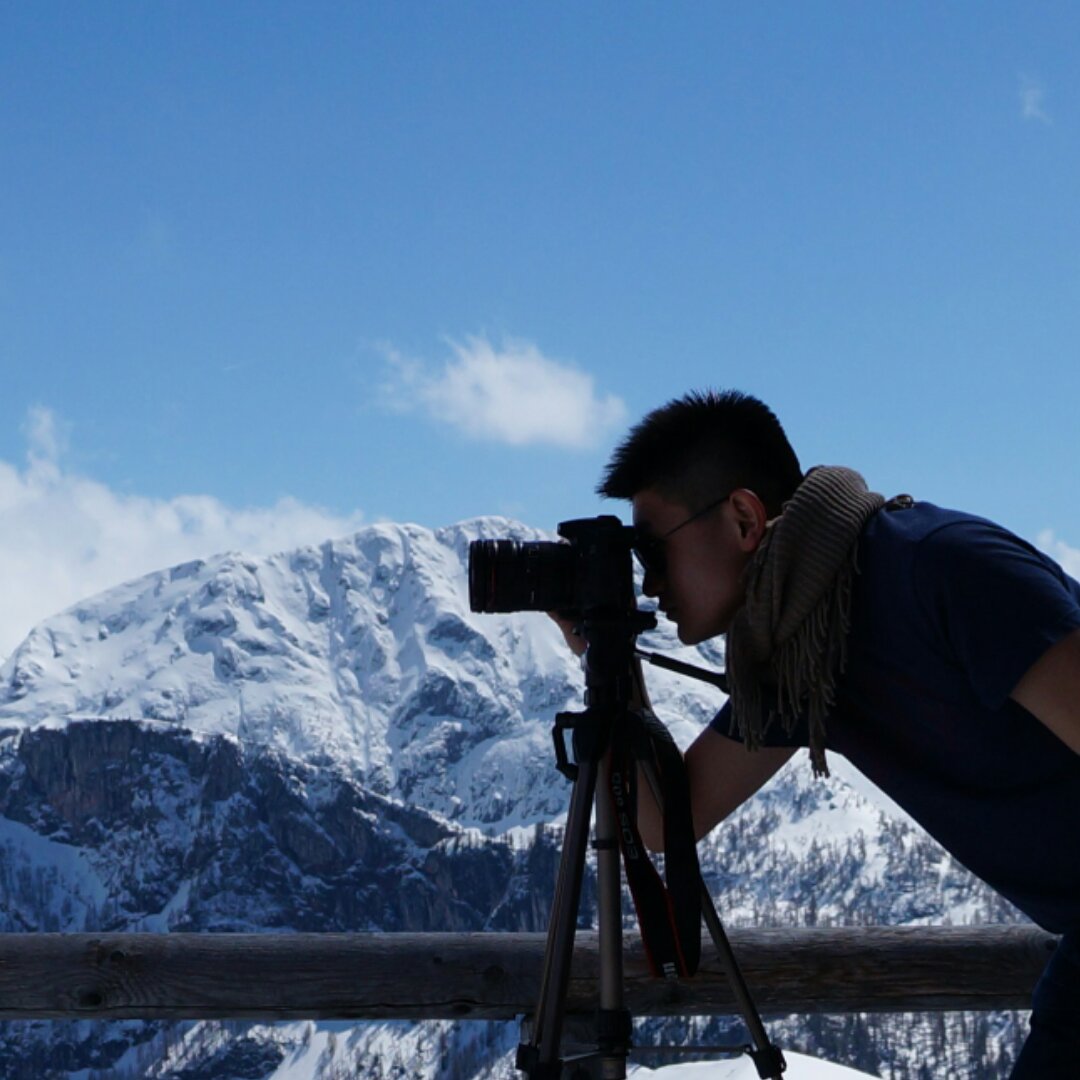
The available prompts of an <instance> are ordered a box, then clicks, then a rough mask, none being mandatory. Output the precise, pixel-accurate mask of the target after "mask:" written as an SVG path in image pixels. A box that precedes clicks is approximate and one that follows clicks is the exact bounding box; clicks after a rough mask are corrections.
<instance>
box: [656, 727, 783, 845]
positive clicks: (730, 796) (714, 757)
mask: <svg viewBox="0 0 1080 1080" xmlns="http://www.w3.org/2000/svg"><path fill="white" fill-rule="evenodd" d="M794 753H795V748H794V747H790V746H779V747H777V746H763V747H761V749H759V750H747V749H746V747H745V746H743V744H742V743H741V742H736V741H735V740H734V739H729V738H727V736H725V735H721V734H720V733H719V732H718V731H714V730H713V729H712V728H705V730H704V731H703V732H702V733H701V734H700V735H699V736H698V737H697V738H696V739H695V740H694V742H693V743H692V744H691V746H690V748H689V749H688V750H687V751H686V775H687V780H688V782H689V784H690V808H691V811H692V812H693V815H694V839H695V840H700V839H701V838H702V837H703V836H704V835H705V834H706V833H708V832H711V831H712V829H713V828H714V827H715V826H716V825H717V824H719V823H720V822H721V821H723V819H724V818H726V817H727V816H728V814H730V813H731V812H732V811H733V810H736V809H737V808H738V807H740V806H741V805H742V804H743V803H744V802H746V800H747V799H749V798H750V796H751V795H753V794H754V792H755V791H757V790H758V789H759V788H760V787H761V786H762V785H763V784H764V783H765V781H766V780H768V779H770V778H771V777H772V776H774V775H775V774H776V773H777V772H778V771H779V770H780V768H781V766H783V765H784V764H785V763H786V762H787V761H788V760H789V759H790V758H791V755H792V754H794ZM638 791H639V795H638V828H639V830H640V831H641V837H642V839H643V840H644V841H645V845H646V847H648V848H650V849H651V850H652V851H662V850H663V849H664V832H663V820H662V819H661V817H660V812H659V810H658V809H657V806H656V802H655V801H654V799H653V797H652V791H651V789H650V788H649V785H648V784H647V783H646V782H645V778H644V776H642V777H641V778H640V782H639V784H638Z"/></svg>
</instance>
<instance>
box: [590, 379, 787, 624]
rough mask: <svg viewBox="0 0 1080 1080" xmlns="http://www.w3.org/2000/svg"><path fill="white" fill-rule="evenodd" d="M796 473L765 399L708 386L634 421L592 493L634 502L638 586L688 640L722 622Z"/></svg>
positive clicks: (731, 612) (728, 616) (735, 603)
mask: <svg viewBox="0 0 1080 1080" xmlns="http://www.w3.org/2000/svg"><path fill="white" fill-rule="evenodd" d="M801 480H802V470H801V469H800V468H799V461H798V458H797V457H796V456H795V452H794V450H792V448H791V444H790V443H789V442H788V440H787V436H785V434H784V430H783V428H782V427H781V426H780V422H779V421H778V420H777V419H776V417H775V415H774V414H773V413H772V411H771V410H770V409H769V408H768V407H767V406H766V405H764V404H763V403H762V402H761V401H758V400H757V399H756V398H753V397H750V396H749V395H747V394H741V393H738V392H736V391H725V392H723V393H714V392H708V391H707V392H703V393H691V394H687V395H686V396H685V397H682V398H678V399H676V400H674V401H670V402H668V403H667V404H666V405H664V406H662V407H661V408H659V409H656V410H654V411H653V412H651V413H649V414H648V415H647V416H646V417H645V418H644V419H643V420H642V421H641V422H640V423H639V424H637V425H636V426H635V427H634V428H632V429H631V431H630V433H629V435H627V437H626V438H625V439H624V440H623V442H622V443H621V444H620V445H619V446H618V447H617V448H616V450H615V453H614V454H613V455H612V458H611V461H610V463H609V464H608V467H607V470H606V471H605V474H604V478H603V480H602V481H601V483H600V484H599V486H598V488H597V491H598V492H599V494H601V495H603V496H605V497H606V498H613V499H630V500H632V502H633V504H634V524H635V525H636V526H637V527H638V529H639V530H640V531H641V532H642V534H643V536H644V537H646V538H648V541H647V542H646V543H645V544H644V545H643V547H644V549H645V550H644V551H643V554H644V555H645V560H644V561H645V562H646V563H647V565H646V574H645V582H644V589H645V592H646V593H647V594H648V595H650V596H657V597H658V598H659V601H660V608H661V610H662V611H664V612H665V613H666V614H667V615H668V617H669V618H671V619H672V620H673V621H674V622H675V623H676V624H677V626H678V629H679V638H680V639H681V640H682V641H683V642H684V643H686V644H695V643H697V642H699V641H704V640H705V639H706V638H709V637H713V636H715V635H716V634H720V633H723V632H724V631H725V630H727V628H728V626H729V625H730V622H731V618H732V617H733V615H734V613H735V611H737V610H738V607H739V605H740V604H741V603H742V600H743V590H742V572H743V569H744V568H745V566H746V563H747V562H748V561H749V559H750V558H751V556H752V555H753V553H754V551H755V550H756V549H757V546H758V544H760V542H761V539H762V537H763V536H764V535H765V522H766V521H767V520H768V519H770V518H773V517H775V516H776V515H778V514H779V513H780V510H781V507H782V506H783V504H784V503H785V502H786V501H787V500H788V499H789V498H790V497H791V495H792V494H793V493H794V491H795V489H796V487H798V485H799V483H800V482H801ZM649 541H651V542H649ZM650 555H651V556H652V557H651V558H650Z"/></svg>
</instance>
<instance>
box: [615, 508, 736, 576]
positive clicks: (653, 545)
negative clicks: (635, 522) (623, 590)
mask: <svg viewBox="0 0 1080 1080" xmlns="http://www.w3.org/2000/svg"><path fill="white" fill-rule="evenodd" d="M730 498H731V492H728V494H727V495H723V496H721V497H720V498H719V499H716V500H715V501H713V502H711V503H709V505H708V506H703V507H702V508H701V509H700V510H698V511H697V512H695V513H693V514H691V515H690V516H689V517H688V518H687V519H686V520H685V521H680V522H679V524H678V525H676V526H675V528H673V529H668V531H667V532H666V533H664V534H663V535H662V536H650V535H649V534H648V533H643V532H642V531H641V530H640V529H639V530H638V532H637V536H635V538H634V543H633V546H632V548H631V550H632V551H633V553H634V554H635V555H636V556H637V561H638V562H639V563H641V568H642V569H643V570H644V571H645V573H647V574H653V575H658V574H663V573H664V571H665V570H667V555H666V554H665V551H664V544H665V542H666V541H667V538H668V537H669V536H672V535H673V534H674V533H677V532H678V531H679V530H680V529H682V528H685V527H686V526H687V525H689V524H690V522H691V521H697V519H698V518H699V517H704V516H705V514H707V513H708V512H709V511H710V510H715V509H716V508H717V507H718V506H720V505H721V504H723V503H726V502H727V501H728V499H730Z"/></svg>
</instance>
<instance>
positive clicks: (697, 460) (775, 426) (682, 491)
mask: <svg viewBox="0 0 1080 1080" xmlns="http://www.w3.org/2000/svg"><path fill="white" fill-rule="evenodd" d="M801 481H802V470H801V469H800V468H799V459H798V458H797V457H796V456H795V451H794V450H793V449H792V448H791V443H789V442H788V439H787V436H786V435H785V434H784V429H783V427H781V425H780V421H779V420H777V418H776V416H775V414H774V413H773V412H772V410H771V409H770V408H769V407H768V406H767V405H766V404H765V403H764V402H762V401H759V400H758V399H757V398H755V397H751V396H750V395H749V394H743V393H740V392H739V391H738V390H723V391H716V390H704V391H692V392H691V393H689V394H686V395H684V396H683V397H681V398H675V399H674V400H672V401H669V402H668V403H667V404H666V405H662V406H661V407H660V408H658V409H654V410H653V411H652V412H650V413H649V414H648V415H647V416H646V417H645V418H644V419H643V420H641V421H640V422H639V423H638V424H636V425H635V426H634V427H633V428H631V429H630V433H629V434H628V435H627V436H626V438H625V439H624V440H623V441H622V443H620V444H619V446H618V447H616V449H615V452H614V453H613V454H612V456H611V461H610V462H609V463H608V465H607V468H606V470H605V471H604V476H603V479H602V480H601V481H600V483H599V484H598V485H597V488H596V491H597V494H599V495H602V496H604V497H605V498H608V499H632V498H633V497H634V496H635V495H636V494H637V493H638V492H639V491H644V490H645V489H646V488H655V489H656V490H657V491H659V492H660V493H661V494H662V495H663V496H664V497H665V498H669V499H672V500H676V501H679V502H682V503H685V505H686V506H687V507H689V508H690V509H691V510H699V509H701V508H702V507H704V506H706V505H707V504H708V503H709V502H710V501H712V500H713V499H716V498H719V497H720V496H722V495H725V494H727V492H729V491H734V490H735V489H736V488H748V489H749V490H750V491H752V492H754V494H755V495H757V497H758V498H759V499H761V501H762V502H763V503H764V504H765V509H766V512H767V513H768V514H769V516H770V517H774V516H776V515H777V514H779V513H780V510H781V507H782V506H783V504H784V503H785V502H786V501H787V500H788V499H790V498H791V496H792V494H793V493H794V491H795V489H796V488H797V487H798V486H799V484H800V482H801Z"/></svg>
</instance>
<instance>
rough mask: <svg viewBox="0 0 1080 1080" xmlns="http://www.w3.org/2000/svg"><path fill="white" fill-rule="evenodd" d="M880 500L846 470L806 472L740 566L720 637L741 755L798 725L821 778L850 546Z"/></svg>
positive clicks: (852, 568) (853, 554)
mask: <svg viewBox="0 0 1080 1080" xmlns="http://www.w3.org/2000/svg"><path fill="white" fill-rule="evenodd" d="M883 505H885V500H884V498H883V497H882V496H881V495H878V494H877V493H876V492H871V491H868V490H867V487H866V483H865V481H864V480H863V478H862V477H861V476H859V474H858V473H856V472H854V471H852V470H851V469H842V468H818V469H813V470H811V472H810V473H808V474H807V477H806V479H805V480H804V481H803V483H802V484H801V485H800V487H799V489H798V490H797V491H796V493H795V495H794V496H793V497H792V499H791V501H790V502H788V503H787V504H785V506H784V510H783V512H782V514H781V516H780V517H779V518H776V519H775V520H774V521H772V522H770V523H769V533H768V534H767V536H766V538H765V540H763V542H762V544H761V546H760V547H759V549H758V552H757V554H756V555H755V556H754V559H753V560H752V562H751V563H750V565H749V567H748V568H747V583H746V603H745V604H744V606H743V609H742V610H741V611H740V613H739V615H738V616H736V619H735V621H734V623H733V625H732V628H731V631H730V632H729V633H728V640H727V654H726V665H727V672H728V679H729V683H730V686H731V700H732V726H733V727H737V729H738V732H739V735H740V737H741V738H742V740H743V742H744V743H745V744H746V747H747V749H750V750H754V749H757V748H758V747H760V746H761V745H762V742H763V740H764V737H765V735H766V733H767V732H768V730H769V728H770V727H771V726H772V724H774V723H776V722H779V723H780V724H781V725H782V726H783V728H784V731H785V732H786V733H788V734H791V732H792V731H794V729H795V726H796V724H798V722H799V720H800V719H801V718H803V717H805V718H806V721H807V727H808V733H809V746H810V761H811V764H812V766H813V770H814V775H815V776H828V775H829V768H828V764H827V762H826V760H825V742H826V732H825V720H826V718H827V716H828V715H829V712H830V710H831V709H832V707H833V705H834V704H835V701H836V689H837V685H838V683H839V680H840V677H841V675H842V674H843V672H844V670H845V668H846V666H847V638H848V633H849V631H850V629H851V597H852V591H853V587H854V579H855V575H856V574H857V573H858V566H857V553H858V540H859V536H860V535H861V533H862V530H863V528H864V527H865V525H866V522H867V521H868V520H869V519H870V517H871V516H872V515H873V514H874V513H876V512H877V511H878V510H879V509H880V508H881V507H882V506H883Z"/></svg>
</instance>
